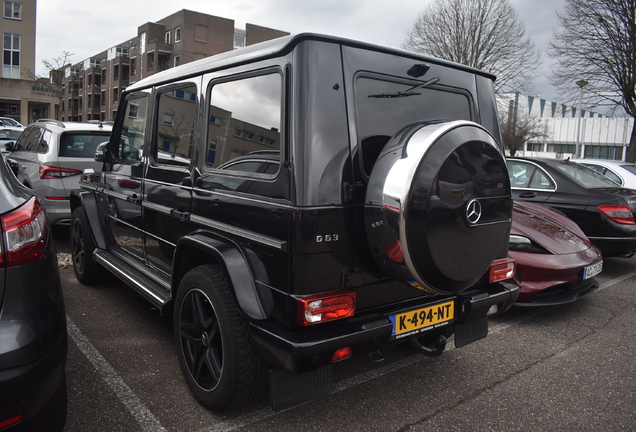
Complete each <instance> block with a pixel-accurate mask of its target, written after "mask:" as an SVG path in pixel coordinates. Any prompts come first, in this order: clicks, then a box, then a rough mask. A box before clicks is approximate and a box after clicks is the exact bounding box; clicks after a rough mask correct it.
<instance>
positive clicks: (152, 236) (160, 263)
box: [142, 78, 201, 276]
mask: <svg viewBox="0 0 636 432" xmlns="http://www.w3.org/2000/svg"><path fill="white" fill-rule="evenodd" d="M198 82H200V78H198V79H196V80H189V81H184V82H181V83H178V84H170V85H168V86H165V87H162V88H159V89H158V90H157V94H156V98H155V101H156V102H155V116H154V121H153V123H154V124H153V127H152V135H151V139H150V142H149V147H148V157H147V170H146V173H145V176H144V179H143V195H142V207H143V228H144V245H145V253H146V259H147V260H148V262H149V264H150V265H152V266H153V267H154V268H156V269H158V270H160V271H161V272H163V273H164V274H165V275H166V276H168V275H169V274H170V270H171V267H172V257H173V255H174V250H175V246H176V243H177V240H178V239H179V238H181V237H183V236H184V235H186V234H187V233H188V231H189V226H190V223H189V216H190V212H191V197H192V182H191V180H190V165H191V160H192V157H193V155H194V152H195V143H196V142H200V140H201V137H200V134H199V133H197V131H198V130H200V128H198V127H197V125H198V122H199V121H200V119H199V115H198V113H199V109H198V99H199V98H198V94H199V90H198V85H197V83H198Z"/></svg>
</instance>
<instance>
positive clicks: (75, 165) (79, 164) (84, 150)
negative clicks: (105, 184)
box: [53, 128, 110, 196]
mask: <svg viewBox="0 0 636 432" xmlns="http://www.w3.org/2000/svg"><path fill="white" fill-rule="evenodd" d="M109 137H110V128H109V129H108V130H102V131H69V132H63V133H61V134H60V137H59V148H58V155H57V162H53V164H54V166H55V167H57V168H60V169H62V170H64V171H65V172H70V171H76V172H77V174H75V175H68V176H61V177H60V178H61V180H62V185H63V187H64V191H65V196H69V194H70V192H71V191H72V190H74V189H79V180H80V178H81V173H83V172H84V170H86V169H92V170H93V171H95V172H99V171H101V169H102V162H95V150H96V149H97V146H98V145H99V144H101V143H104V142H107V141H108V139H109Z"/></svg>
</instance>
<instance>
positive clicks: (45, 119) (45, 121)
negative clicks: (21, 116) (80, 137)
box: [35, 118, 66, 128]
mask: <svg viewBox="0 0 636 432" xmlns="http://www.w3.org/2000/svg"><path fill="white" fill-rule="evenodd" d="M35 122H36V123H55V124H56V125H58V126H59V127H62V128H63V127H66V126H64V123H62V122H61V121H59V120H54V119H47V118H43V119H38V120H36V121H35Z"/></svg>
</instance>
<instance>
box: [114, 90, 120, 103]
mask: <svg viewBox="0 0 636 432" xmlns="http://www.w3.org/2000/svg"><path fill="white" fill-rule="evenodd" d="M117 102H119V89H118V88H117V87H115V88H114V89H113V103H114V104H116V103H117Z"/></svg>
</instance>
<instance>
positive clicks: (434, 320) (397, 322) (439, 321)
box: [389, 300, 455, 338]
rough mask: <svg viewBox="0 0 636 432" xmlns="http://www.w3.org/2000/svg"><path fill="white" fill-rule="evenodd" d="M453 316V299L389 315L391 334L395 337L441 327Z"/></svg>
mask: <svg viewBox="0 0 636 432" xmlns="http://www.w3.org/2000/svg"><path fill="white" fill-rule="evenodd" d="M454 318H455V302H454V301H453V300H451V301H447V302H444V303H438V304H436V305H433V306H427V307H425V308H421V309H415V310H411V311H408V312H403V313H399V314H395V315H391V316H390V317H389V319H390V320H391V321H392V322H393V334H392V335H393V336H395V337H397V338H399V337H404V336H406V335H408V334H412V333H421V332H423V331H427V330H430V329H433V328H436V327H441V326H443V325H446V324H448V322H449V321H452V320H453V319H454Z"/></svg>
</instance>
